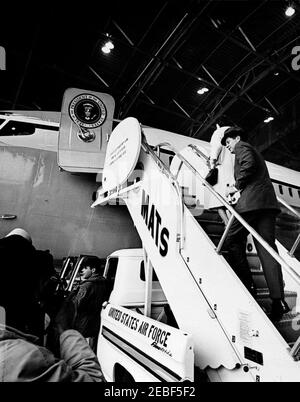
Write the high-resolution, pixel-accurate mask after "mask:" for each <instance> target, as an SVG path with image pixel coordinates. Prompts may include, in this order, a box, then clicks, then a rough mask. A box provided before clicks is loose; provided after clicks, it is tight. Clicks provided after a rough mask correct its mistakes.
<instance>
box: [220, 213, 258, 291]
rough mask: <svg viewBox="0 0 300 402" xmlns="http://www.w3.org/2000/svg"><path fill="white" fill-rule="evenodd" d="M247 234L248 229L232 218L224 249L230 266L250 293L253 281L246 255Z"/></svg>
mask: <svg viewBox="0 0 300 402" xmlns="http://www.w3.org/2000/svg"><path fill="white" fill-rule="evenodd" d="M247 236H248V231H247V230H246V229H245V228H244V227H243V226H242V224H241V223H240V222H239V221H238V220H237V219H234V221H233V223H232V225H231V227H230V229H229V232H228V235H227V238H226V241H225V244H224V249H225V250H228V252H229V254H228V258H227V260H228V262H229V264H230V266H231V268H232V269H233V270H234V272H235V273H236V274H237V276H238V277H239V278H240V280H241V281H242V282H243V284H244V285H245V286H246V288H247V289H248V290H249V291H250V292H251V293H252V291H253V289H254V283H253V279H252V275H251V271H250V267H249V264H248V260H247V256H246V244H247Z"/></svg>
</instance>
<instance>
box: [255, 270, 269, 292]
mask: <svg viewBox="0 0 300 402" xmlns="http://www.w3.org/2000/svg"><path fill="white" fill-rule="evenodd" d="M251 273H252V278H253V282H254V284H255V285H256V288H257V289H265V288H268V285H267V281H266V278H265V274H264V272H263V271H262V270H258V269H251Z"/></svg>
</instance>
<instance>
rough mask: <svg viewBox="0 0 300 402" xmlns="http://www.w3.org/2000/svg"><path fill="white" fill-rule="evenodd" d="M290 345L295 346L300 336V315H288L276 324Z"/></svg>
mask: <svg viewBox="0 0 300 402" xmlns="http://www.w3.org/2000/svg"><path fill="white" fill-rule="evenodd" d="M274 325H275V326H276V328H277V329H278V331H279V332H280V334H281V335H282V336H283V338H284V339H285V340H286V341H287V343H289V344H294V343H295V342H296V340H297V339H298V338H299V336H300V313H287V314H285V315H284V316H283V317H282V319H281V320H280V321H279V322H278V323H275V324H274Z"/></svg>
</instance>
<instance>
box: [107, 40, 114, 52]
mask: <svg viewBox="0 0 300 402" xmlns="http://www.w3.org/2000/svg"><path fill="white" fill-rule="evenodd" d="M104 46H105V47H108V49H110V50H112V49H113V48H114V47H115V46H114V44H113V43H112V41H110V40H109V41H108V42H106V43H105V45H104Z"/></svg>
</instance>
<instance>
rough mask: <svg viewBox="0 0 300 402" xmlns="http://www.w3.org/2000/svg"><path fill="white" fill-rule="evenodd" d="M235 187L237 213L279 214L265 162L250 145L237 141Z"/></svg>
mask: <svg viewBox="0 0 300 402" xmlns="http://www.w3.org/2000/svg"><path fill="white" fill-rule="evenodd" d="M234 177H235V186H236V188H237V189H238V190H239V191H240V194H241V196H240V198H239V200H238V202H237V204H236V211H237V212H239V213H244V212H249V211H255V210H262V209H268V210H275V211H277V212H280V209H279V206H278V202H277V199H276V195H275V191H274V188H273V185H272V182H271V179H270V176H269V172H268V169H267V165H266V162H265V161H264V159H263V157H262V156H261V155H260V153H259V152H257V151H256V150H255V149H254V148H253V147H252V145H250V144H248V143H247V142H244V141H239V142H238V143H237V144H236V146H235V163H234Z"/></svg>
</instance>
